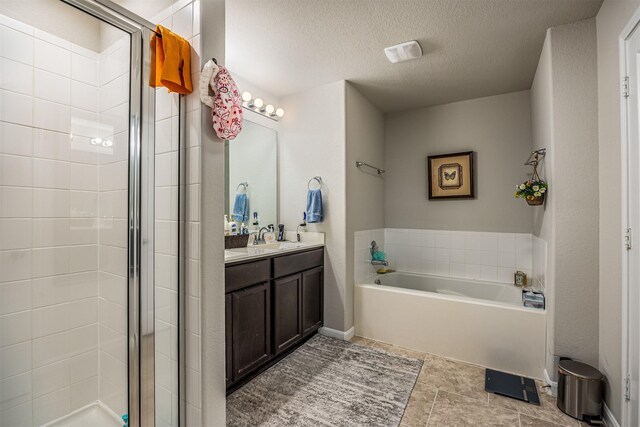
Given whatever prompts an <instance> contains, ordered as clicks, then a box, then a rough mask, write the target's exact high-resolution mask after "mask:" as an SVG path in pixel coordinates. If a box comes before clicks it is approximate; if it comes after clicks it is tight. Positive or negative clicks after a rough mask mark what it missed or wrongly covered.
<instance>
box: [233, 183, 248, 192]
mask: <svg viewBox="0 0 640 427" xmlns="http://www.w3.org/2000/svg"><path fill="white" fill-rule="evenodd" d="M240 187H242V188H243V189H244V192H245V193H246V192H247V187H249V183H248V182H246V181H245V182H241V183H240V184H238V186H237V187H236V191H238V190H239V189H240Z"/></svg>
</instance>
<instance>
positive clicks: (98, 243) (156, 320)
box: [0, 0, 183, 426]
mask: <svg viewBox="0 0 640 427" xmlns="http://www.w3.org/2000/svg"><path fill="white" fill-rule="evenodd" d="M153 28H154V25H153V24H152V23H150V22H147V21H145V20H144V19H141V18H139V17H137V16H135V15H132V14H130V13H127V11H126V10H124V9H121V8H119V7H117V6H115V5H113V4H111V3H110V2H107V1H100V2H97V1H92V0H64V1H61V0H37V1H29V2H24V1H14V0H6V1H3V2H1V3H0V425H2V426H39V425H51V426H70V425H77V426H91V425H96V426H121V425H123V424H124V422H123V417H125V418H128V422H129V425H130V426H142V425H144V426H152V425H162V426H164V425H167V426H170V425H171V426H173V425H175V426H177V425H179V424H180V422H179V420H180V406H181V405H180V401H181V400H180V389H181V387H180V381H181V380H182V378H181V377H182V376H181V374H180V371H181V369H180V363H181V357H180V351H179V344H178V343H179V340H180V334H181V332H180V328H179V325H181V322H180V316H182V315H183V312H182V310H180V309H179V306H180V304H182V299H183V298H182V294H181V293H180V292H181V289H182V287H181V283H182V281H181V280H179V277H180V274H181V269H180V267H179V266H180V262H179V260H180V255H181V251H180V246H181V245H180V243H179V242H180V232H179V229H180V221H181V216H180V209H179V206H180V204H179V199H180V191H179V189H180V179H179V174H180V167H179V163H180V144H179V143H178V142H179V140H180V139H179V138H178V135H179V126H174V127H171V129H172V130H173V131H172V132H173V134H171V135H169V136H168V138H169V140H171V141H174V142H175V143H171V144H169V145H168V146H166V144H164V143H162V144H160V143H158V144H156V132H155V129H156V125H157V124H156V97H158V98H160V97H165V98H166V94H163V93H161V92H160V89H159V90H158V91H156V90H155V89H153V88H150V87H149V85H148V76H149V68H150V66H151V63H150V52H149V41H150V36H151V34H152V32H153ZM165 93H166V90H165ZM172 99H178V98H172ZM157 108H158V109H163V111H162V112H161V113H160V112H159V114H160V115H162V116H164V115H165V111H164V110H166V108H167V102H166V100H164V101H161V102H159V103H158V106H157ZM169 109H170V110H172V109H173V118H172V119H171V120H174V121H175V123H177V124H179V123H180V120H179V117H180V115H179V111H180V103H179V102H176V105H169ZM163 129H164V128H163ZM160 136H161V137H162V139H163V141H164V140H166V139H167V135H159V138H160ZM156 402H157V403H156Z"/></svg>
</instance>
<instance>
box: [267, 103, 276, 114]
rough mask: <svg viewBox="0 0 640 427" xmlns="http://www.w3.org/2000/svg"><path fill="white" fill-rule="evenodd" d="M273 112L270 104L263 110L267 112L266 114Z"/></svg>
mask: <svg viewBox="0 0 640 427" xmlns="http://www.w3.org/2000/svg"><path fill="white" fill-rule="evenodd" d="M274 110H275V108H273V105H271V104H269V105H267V107H266V108H265V111H266V112H267V114H271V113H273V112H274Z"/></svg>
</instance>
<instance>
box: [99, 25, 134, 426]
mask: <svg viewBox="0 0 640 427" xmlns="http://www.w3.org/2000/svg"><path fill="white" fill-rule="evenodd" d="M101 36H102V38H103V39H107V40H105V41H103V49H102V51H101V52H100V58H99V67H98V68H99V72H98V76H99V88H98V119H99V121H98V123H99V126H98V135H99V136H100V138H102V139H103V140H110V141H112V142H113V145H112V147H110V148H107V147H100V157H99V184H98V188H99V203H98V205H99V212H100V215H99V218H100V219H99V221H100V222H99V235H98V239H99V245H98V248H99V260H98V262H99V270H100V292H99V304H100V307H99V313H100V330H99V342H100V345H99V348H100V354H99V369H98V372H99V374H100V382H99V398H100V400H101V401H102V402H103V403H105V404H106V405H107V406H108V407H109V408H110V409H111V410H112V411H114V412H115V413H116V414H117V415H122V414H125V413H127V407H128V396H129V394H128V369H127V366H128V360H127V322H128V314H127V301H128V295H127V273H128V268H127V266H128V261H127V237H128V228H127V215H128V211H127V206H128V200H127V197H128V190H127V189H128V167H127V158H128V146H129V138H128V130H127V129H128V124H129V63H130V60H129V36H128V35H125V34H122V33H121V32H120V31H117V30H115V29H112V28H110V27H108V26H107V25H106V24H102V29H101ZM109 36H111V37H109Z"/></svg>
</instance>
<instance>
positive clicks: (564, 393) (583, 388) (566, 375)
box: [558, 359, 604, 420]
mask: <svg viewBox="0 0 640 427" xmlns="http://www.w3.org/2000/svg"><path fill="white" fill-rule="evenodd" d="M603 397H604V375H602V373H601V372H600V371H599V370H597V369H596V368H594V367H593V366H590V365H587V364H586V363H582V362H576V361H575V360H570V359H565V360H561V361H560V363H559V364H558V408H560V410H561V411H562V412H564V413H565V414H567V415H570V416H572V417H573V418H577V419H579V420H583V419H585V417H588V418H593V417H600V416H601V414H602V399H603Z"/></svg>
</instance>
